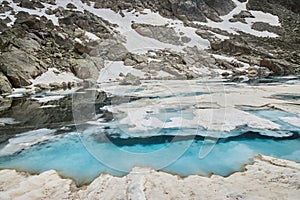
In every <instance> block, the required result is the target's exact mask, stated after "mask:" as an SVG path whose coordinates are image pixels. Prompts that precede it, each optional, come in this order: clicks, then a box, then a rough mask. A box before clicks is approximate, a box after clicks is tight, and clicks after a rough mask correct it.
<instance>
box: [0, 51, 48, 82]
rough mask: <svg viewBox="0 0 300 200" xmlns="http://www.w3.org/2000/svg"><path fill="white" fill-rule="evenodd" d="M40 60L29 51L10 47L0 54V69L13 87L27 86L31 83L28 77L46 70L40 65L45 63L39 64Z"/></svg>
mask: <svg viewBox="0 0 300 200" xmlns="http://www.w3.org/2000/svg"><path fill="white" fill-rule="evenodd" d="M41 62H42V61H38V59H37V58H36V57H34V56H33V55H32V54H30V53H26V52H24V51H22V50H20V49H16V48H12V50H11V51H8V52H4V53H2V54H1V55H0V71H2V72H3V73H4V74H5V75H6V76H7V78H8V79H9V80H10V82H11V84H12V86H13V87H21V86H27V85H30V84H31V82H30V79H32V78H35V77H37V76H38V75H40V74H42V73H43V72H45V71H46V68H44V67H42V66H45V64H43V65H41V64H40V63H41Z"/></svg>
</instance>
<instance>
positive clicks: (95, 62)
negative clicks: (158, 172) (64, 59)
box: [70, 57, 104, 81]
mask: <svg viewBox="0 0 300 200" xmlns="http://www.w3.org/2000/svg"><path fill="white" fill-rule="evenodd" d="M70 63H71V65H72V66H73V67H72V71H73V72H74V74H75V76H77V77H78V78H80V79H91V80H92V81H96V80H97V79H98V74H99V70H100V69H101V68H102V67H103V66H104V62H103V60H102V59H101V58H91V57H90V58H87V59H71V60H70Z"/></svg>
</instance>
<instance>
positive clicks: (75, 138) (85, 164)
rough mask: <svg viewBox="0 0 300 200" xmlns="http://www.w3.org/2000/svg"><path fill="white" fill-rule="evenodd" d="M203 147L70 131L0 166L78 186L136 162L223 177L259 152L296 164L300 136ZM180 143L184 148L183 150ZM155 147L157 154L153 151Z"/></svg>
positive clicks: (299, 159) (182, 172)
mask: <svg viewBox="0 0 300 200" xmlns="http://www.w3.org/2000/svg"><path fill="white" fill-rule="evenodd" d="M87 144H88V145H87ZM202 145H203V141H202V140H184V141H179V142H173V143H161V144H149V145H141V144H136V145H131V146H116V145H114V144H112V143H98V142H96V141H95V140H93V139H92V138H91V137H85V138H84V137H82V136H81V137H79V135H77V134H76V133H69V134H66V135H65V136H60V137H58V138H56V139H54V140H51V141H46V142H43V143H40V144H38V145H35V146H33V147H31V148H29V149H27V150H24V151H22V152H20V153H18V154H15V155H13V156H8V157H5V156H4V157H2V158H1V159H0V161H1V164H0V168H13V169H17V170H21V171H28V172H31V173H39V172H43V171H46V170H49V169H55V170H57V171H58V172H59V173H60V174H61V175H63V176H65V177H70V178H73V179H74V180H75V181H76V183H77V184H78V185H82V184H85V183H89V182H91V181H92V180H93V179H94V178H95V177H97V176H98V175H99V173H103V172H105V173H109V174H113V175H117V176H122V175H126V174H127V173H128V172H129V171H130V170H131V168H132V167H134V166H144V167H153V168H155V169H161V170H164V171H167V172H171V173H174V174H178V175H181V176H188V175H191V174H200V175H205V176H208V175H210V174H212V173H213V174H219V175H222V176H227V175H229V174H230V173H232V172H234V171H239V170H241V169H242V168H243V166H244V164H246V163H251V158H252V157H253V156H254V155H255V154H257V153H262V154H265V155H270V156H274V157H277V158H284V159H291V160H294V161H297V162H300V140H299V139H290V140H275V139H252V140H249V139H238V138H237V139H236V140H233V141H230V140H229V141H222V140H220V141H219V142H218V143H217V144H216V145H215V146H214V148H212V151H211V152H210V153H209V154H208V155H207V156H206V157H204V158H202V159H201V158H199V157H198V155H199V150H200V148H201V146H202ZM91 147H92V150H91ZM182 147H184V151H182V150H181V148H182ZM185 147H187V148H185ZM161 149H163V151H161ZM176 150H180V151H181V153H182V154H181V153H179V154H176V152H175V151H176ZM157 151H161V152H159V154H156V155H155V154H151V153H153V152H157Z"/></svg>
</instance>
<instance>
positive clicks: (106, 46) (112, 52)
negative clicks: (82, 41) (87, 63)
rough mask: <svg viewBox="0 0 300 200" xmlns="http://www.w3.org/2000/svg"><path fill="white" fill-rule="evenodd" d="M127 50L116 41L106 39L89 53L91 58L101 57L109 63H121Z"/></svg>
mask: <svg viewBox="0 0 300 200" xmlns="http://www.w3.org/2000/svg"><path fill="white" fill-rule="evenodd" d="M127 53H128V50H127V49H126V47H125V46H124V45H123V44H121V43H119V42H117V41H116V40H112V39H107V40H104V41H101V42H99V43H98V44H97V45H96V46H95V47H94V48H93V49H92V50H91V52H90V53H89V55H90V56H93V57H99V56H100V57H102V58H103V59H109V60H111V61H123V60H125V59H126V57H127Z"/></svg>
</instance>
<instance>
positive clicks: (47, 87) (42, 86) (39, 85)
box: [34, 83, 51, 90]
mask: <svg viewBox="0 0 300 200" xmlns="http://www.w3.org/2000/svg"><path fill="white" fill-rule="evenodd" d="M34 86H35V87H38V88H41V89H42V90H50V89H51V86H49V85H48V84H45V83H39V84H36V85H34Z"/></svg>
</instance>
